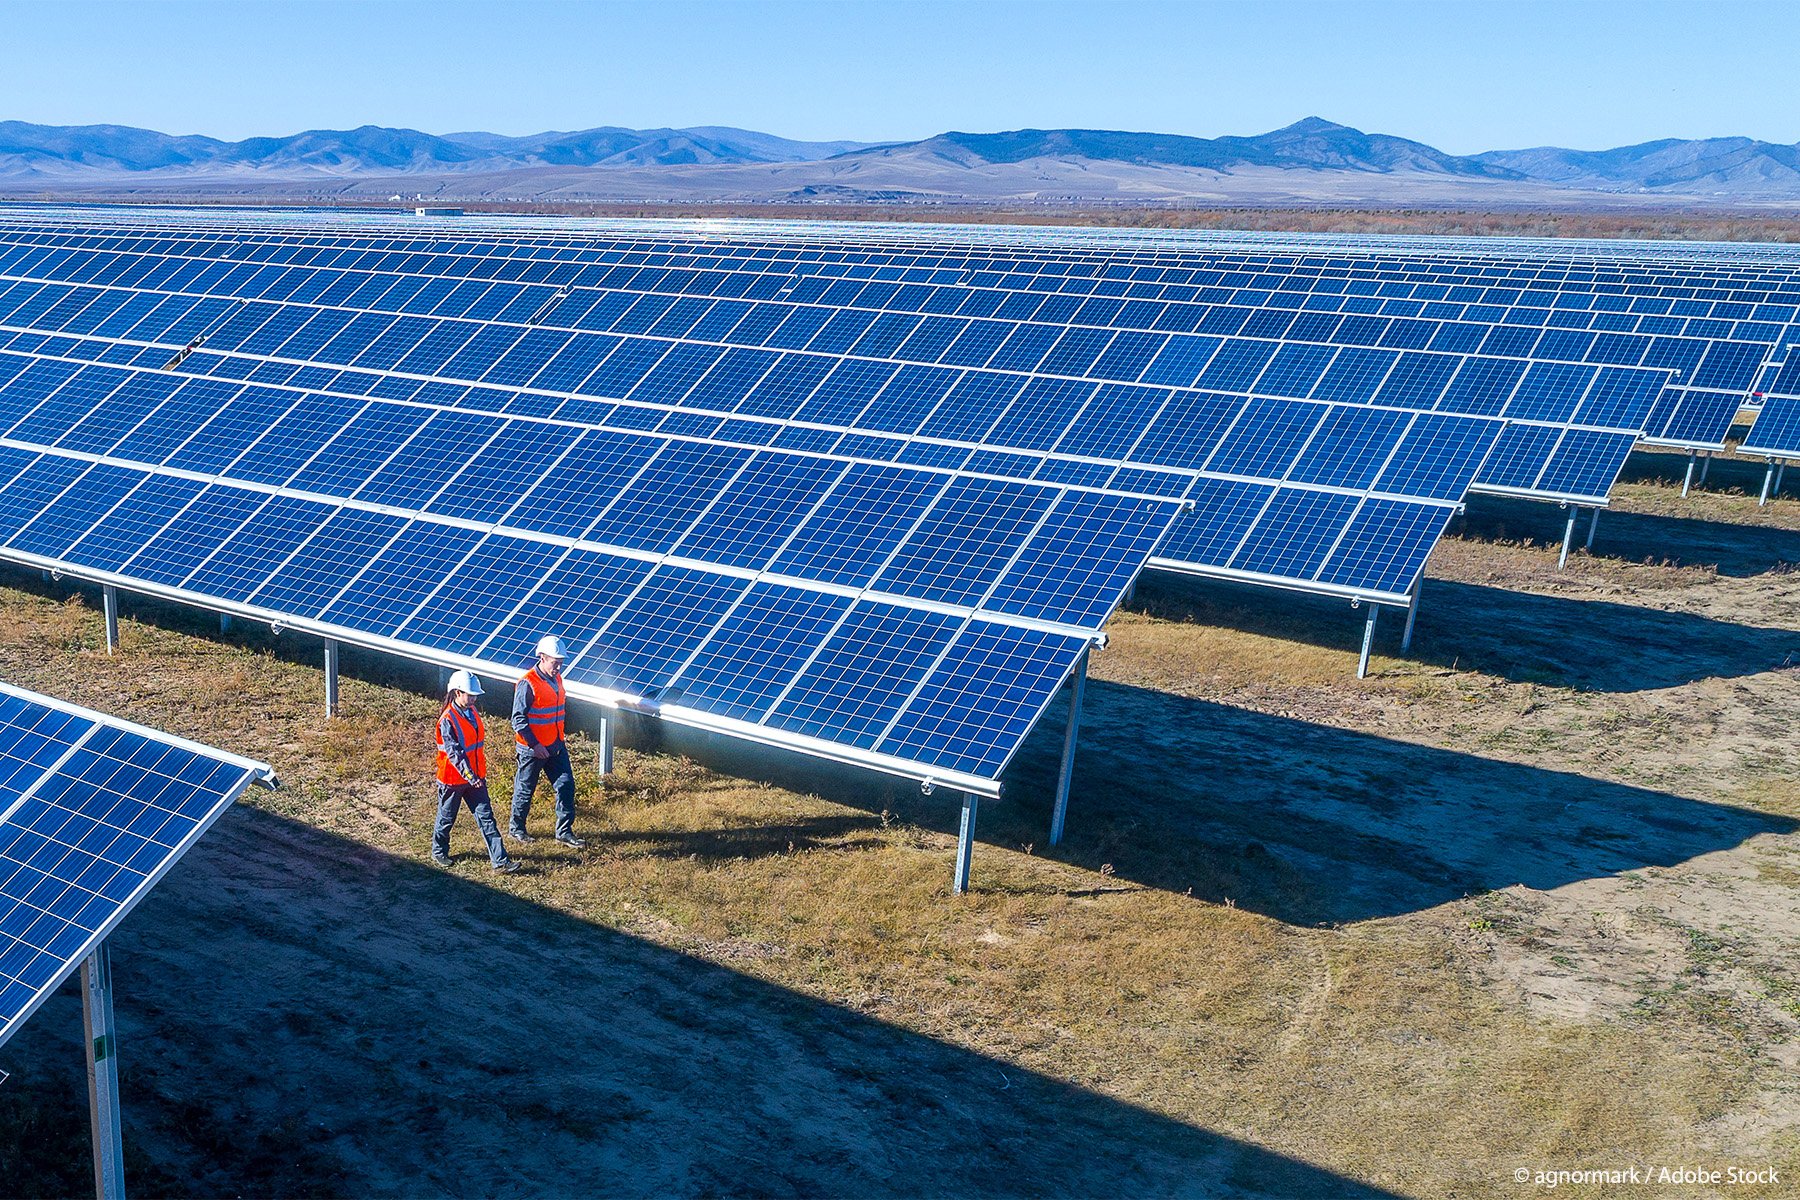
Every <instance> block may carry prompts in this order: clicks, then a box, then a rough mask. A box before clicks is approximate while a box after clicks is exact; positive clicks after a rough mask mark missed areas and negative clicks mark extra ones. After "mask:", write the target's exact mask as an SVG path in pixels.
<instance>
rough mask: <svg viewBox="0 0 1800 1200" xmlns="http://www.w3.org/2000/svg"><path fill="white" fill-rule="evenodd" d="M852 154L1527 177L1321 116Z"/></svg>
mask: <svg viewBox="0 0 1800 1200" xmlns="http://www.w3.org/2000/svg"><path fill="white" fill-rule="evenodd" d="M851 156H852V157H855V156H861V157H864V158H870V157H881V158H890V159H891V158H901V157H931V158H936V159H939V160H941V161H944V162H950V163H956V164H959V165H963V166H972V165H975V164H978V163H1020V162H1026V161H1028V160H1031V159H1041V158H1055V159H1087V160H1089V161H1092V162H1126V163H1136V164H1138V165H1142V166H1174V167H1200V168H1203V169H1206V170H1210V171H1220V172H1229V171H1231V170H1232V169H1234V168H1241V167H1275V168H1279V169H1287V170H1295V169H1298V170H1308V171H1377V172H1387V171H1426V172H1439V173H1442V174H1446V175H1464V176H1473V177H1479V178H1487V179H1524V178H1526V176H1525V175H1524V174H1523V173H1521V172H1519V171H1515V170H1512V169H1509V168H1507V167H1504V166H1497V165H1490V164H1488V163H1484V162H1479V161H1477V160H1475V159H1472V158H1457V157H1454V156H1452V155H1449V154H1445V153H1443V152H1442V151H1439V150H1433V149H1432V148H1431V147H1430V146H1427V145H1424V144H1423V143H1421V142H1411V141H1407V140H1406V139H1405V138H1397V137H1388V136H1386V135H1385V134H1379V133H1376V134H1369V133H1363V132H1362V131H1361V130H1358V129H1351V128H1350V127H1349V126H1347V125H1336V124H1333V123H1332V122H1330V121H1326V120H1321V119H1320V118H1318V117H1308V118H1306V119H1305V120H1303V121H1296V122H1295V123H1294V124H1292V125H1289V126H1287V127H1285V128H1282V129H1277V130H1275V131H1274V132H1272V133H1265V134H1261V135H1259V136H1257V137H1222V138H1196V137H1182V136H1180V135H1178V134H1164V133H1121V132H1117V131H1115V130H1110V129H1018V130H1014V131H1012V132H1010V133H942V134H939V135H938V136H936V137H934V138H927V139H925V140H924V141H922V142H910V143H906V144H904V145H898V146H883V147H879V148H876V149H870V150H862V151H857V152H853V154H852V155H851Z"/></svg>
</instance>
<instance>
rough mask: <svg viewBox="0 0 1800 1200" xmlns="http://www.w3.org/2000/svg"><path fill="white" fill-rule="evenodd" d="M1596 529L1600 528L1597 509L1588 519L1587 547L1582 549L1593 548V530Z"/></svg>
mask: <svg viewBox="0 0 1800 1200" xmlns="http://www.w3.org/2000/svg"><path fill="white" fill-rule="evenodd" d="M1598 528H1600V510H1599V508H1595V509H1594V511H1593V513H1592V514H1591V515H1590V516H1589V517H1588V535H1587V545H1586V546H1585V547H1583V548H1584V549H1586V550H1592V549H1593V548H1594V530H1596V529H1598Z"/></svg>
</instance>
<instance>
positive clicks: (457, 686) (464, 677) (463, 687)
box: [450, 671, 481, 696]
mask: <svg viewBox="0 0 1800 1200" xmlns="http://www.w3.org/2000/svg"><path fill="white" fill-rule="evenodd" d="M450 690H451V691H453V692H467V693H469V695H471V696H479V695H481V680H479V679H477V678H475V676H473V675H471V674H469V672H467V671H457V672H455V673H453V674H452V675H451V676H450Z"/></svg>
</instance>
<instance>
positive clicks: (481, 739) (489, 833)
mask: <svg viewBox="0 0 1800 1200" xmlns="http://www.w3.org/2000/svg"><path fill="white" fill-rule="evenodd" d="M479 695H481V680H479V679H477V678H475V676H474V675H472V674H470V673H469V672H467V671H458V672H456V673H455V674H454V675H452V676H450V693H449V695H448V696H446V697H445V698H444V711H443V712H442V713H441V714H439V716H438V728H437V785H438V815H437V825H436V827H435V828H433V829H432V831H431V861H432V862H434V863H436V864H437V865H438V866H440V867H447V866H449V865H450V827H451V826H452V825H454V824H456V814H457V812H458V810H460V809H461V808H462V806H463V805H465V804H467V805H468V806H469V811H470V812H472V813H474V814H475V827H476V828H477V829H479V830H481V837H482V840H483V841H485V842H486V843H487V848H488V858H489V859H491V860H492V861H493V864H494V870H496V871H499V872H502V873H503V874H507V875H511V874H512V873H513V872H514V871H517V870H518V869H519V864H518V863H516V862H514V861H513V860H512V859H511V858H509V857H508V856H507V853H506V846H505V845H504V844H503V843H502V842H501V841H500V827H499V826H498V825H496V824H495V823H494V803H493V801H492V800H491V799H489V798H488V788H487V750H486V748H485V746H484V745H483V743H485V742H486V740H487V731H486V729H485V728H484V727H483V724H482V720H481V714H480V713H479V712H477V711H475V697H477V696H479Z"/></svg>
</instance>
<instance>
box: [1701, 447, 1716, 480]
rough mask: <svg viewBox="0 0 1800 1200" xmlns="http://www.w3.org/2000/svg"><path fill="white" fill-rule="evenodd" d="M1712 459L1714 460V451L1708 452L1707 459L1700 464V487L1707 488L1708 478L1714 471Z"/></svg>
mask: <svg viewBox="0 0 1800 1200" xmlns="http://www.w3.org/2000/svg"><path fill="white" fill-rule="evenodd" d="M1712 459H1713V456H1712V451H1711V450H1708V451H1707V452H1706V457H1705V458H1704V459H1702V460H1701V463H1700V486H1701V487H1705V486H1706V477H1707V475H1708V474H1709V473H1711V471H1712Z"/></svg>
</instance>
